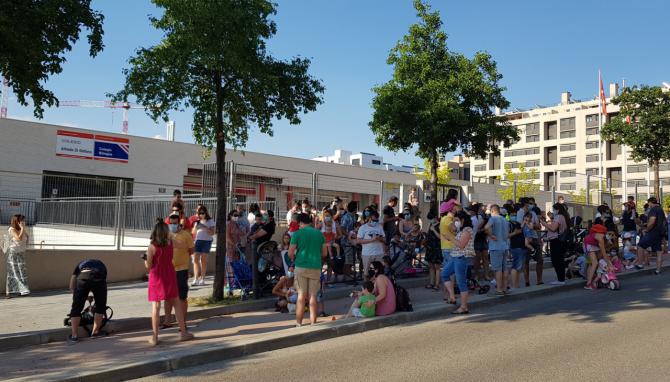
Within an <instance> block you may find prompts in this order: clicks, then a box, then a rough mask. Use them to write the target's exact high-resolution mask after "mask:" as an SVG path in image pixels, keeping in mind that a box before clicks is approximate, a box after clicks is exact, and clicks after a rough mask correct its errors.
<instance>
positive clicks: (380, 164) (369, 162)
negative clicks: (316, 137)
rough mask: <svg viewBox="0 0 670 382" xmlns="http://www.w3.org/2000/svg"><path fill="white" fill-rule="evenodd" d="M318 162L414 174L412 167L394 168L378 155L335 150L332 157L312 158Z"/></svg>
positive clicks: (394, 166)
mask: <svg viewBox="0 0 670 382" xmlns="http://www.w3.org/2000/svg"><path fill="white" fill-rule="evenodd" d="M312 160H315V161H318V162H327V163H338V164H344V165H350V166H357V167H365V168H374V169H377V170H387V171H395V172H404V173H407V174H411V173H413V172H414V166H407V165H403V166H396V165H393V164H391V163H386V162H384V158H383V157H382V156H380V155H376V154H371V153H364V152H360V153H353V152H351V151H349V150H335V152H334V153H333V155H324V156H318V157H316V158H312Z"/></svg>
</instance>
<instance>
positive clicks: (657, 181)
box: [653, 159, 663, 204]
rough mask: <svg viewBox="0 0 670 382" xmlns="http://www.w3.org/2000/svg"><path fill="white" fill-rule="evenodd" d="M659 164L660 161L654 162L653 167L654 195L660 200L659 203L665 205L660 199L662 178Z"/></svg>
mask: <svg viewBox="0 0 670 382" xmlns="http://www.w3.org/2000/svg"><path fill="white" fill-rule="evenodd" d="M658 162H659V160H658V159H656V160H654V163H653V166H654V195H655V196H656V198H658V202H659V203H661V204H663V201H662V200H661V199H660V198H661V183H660V176H659V170H658Z"/></svg>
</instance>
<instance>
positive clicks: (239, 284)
mask: <svg viewBox="0 0 670 382" xmlns="http://www.w3.org/2000/svg"><path fill="white" fill-rule="evenodd" d="M237 251H238V252H239V253H240V259H239V260H237V261H233V262H231V263H230V266H231V268H232V269H233V279H232V280H231V281H230V282H229V288H230V289H229V290H230V294H231V295H232V293H233V289H240V290H241V291H242V300H246V299H247V298H248V297H249V293H250V292H251V290H252V288H253V278H252V276H251V265H249V264H248V263H247V261H246V259H245V256H244V253H242V250H241V248H240V247H239V246H237Z"/></svg>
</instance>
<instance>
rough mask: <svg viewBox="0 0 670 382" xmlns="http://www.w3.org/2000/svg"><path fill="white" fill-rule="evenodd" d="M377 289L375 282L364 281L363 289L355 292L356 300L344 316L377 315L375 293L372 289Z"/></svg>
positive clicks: (362, 316)
mask: <svg viewBox="0 0 670 382" xmlns="http://www.w3.org/2000/svg"><path fill="white" fill-rule="evenodd" d="M374 289H375V284H373V283H372V281H366V282H364V283H363V289H362V290H361V291H360V292H358V293H356V294H355V297H356V300H355V301H354V303H353V304H351V308H350V309H349V312H348V313H347V315H346V316H344V318H349V317H352V316H353V317H359V318H367V317H374V316H375V299H376V297H375V295H374V294H372V291H374Z"/></svg>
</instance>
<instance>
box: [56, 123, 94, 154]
mask: <svg viewBox="0 0 670 382" xmlns="http://www.w3.org/2000/svg"><path fill="white" fill-rule="evenodd" d="M94 147H95V136H94V135H93V134H87V133H77V132H74V131H65V130H58V133H57V135H56V155H57V156H59V157H68V158H81V159H93V150H94Z"/></svg>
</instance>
